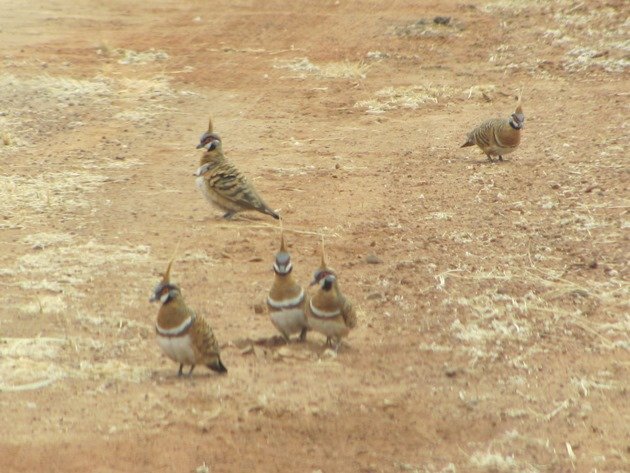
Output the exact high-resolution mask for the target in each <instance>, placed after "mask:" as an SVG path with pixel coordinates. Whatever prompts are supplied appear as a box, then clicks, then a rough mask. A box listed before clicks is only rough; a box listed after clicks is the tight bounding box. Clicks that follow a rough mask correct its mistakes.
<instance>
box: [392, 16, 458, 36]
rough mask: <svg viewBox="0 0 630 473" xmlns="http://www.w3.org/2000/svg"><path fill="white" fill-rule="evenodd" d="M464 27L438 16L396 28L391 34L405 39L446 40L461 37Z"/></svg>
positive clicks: (447, 18)
mask: <svg viewBox="0 0 630 473" xmlns="http://www.w3.org/2000/svg"><path fill="white" fill-rule="evenodd" d="M461 30H462V27H461V25H459V24H458V23H456V22H453V21H452V19H451V18H450V17H444V16H437V17H435V18H433V19H426V18H420V19H419V20H416V21H414V22H413V23H409V24H406V25H403V26H395V27H393V28H392V29H391V34H393V35H395V36H400V37H403V38H431V37H433V38H445V37H448V36H461Z"/></svg>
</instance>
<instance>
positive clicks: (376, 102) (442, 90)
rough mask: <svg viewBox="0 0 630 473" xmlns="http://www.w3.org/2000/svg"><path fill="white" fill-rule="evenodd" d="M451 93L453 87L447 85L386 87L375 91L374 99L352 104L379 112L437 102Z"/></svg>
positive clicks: (412, 107) (413, 107) (372, 112)
mask: <svg viewBox="0 0 630 473" xmlns="http://www.w3.org/2000/svg"><path fill="white" fill-rule="evenodd" d="M452 95H453V89H451V88H449V87H447V86H441V87H437V86H433V85H426V86H425V85H415V86H409V87H386V88H384V89H381V90H379V91H378V92H376V98H375V99H370V100H362V101H359V102H357V103H355V104H354V106H355V107H356V108H364V109H366V113H370V114H381V113H385V112H386V111H388V110H395V109H398V108H403V109H410V110H415V109H417V108H420V107H421V106H423V105H426V104H437V103H438V102H439V100H442V99H447V98H449V97H451V96H452Z"/></svg>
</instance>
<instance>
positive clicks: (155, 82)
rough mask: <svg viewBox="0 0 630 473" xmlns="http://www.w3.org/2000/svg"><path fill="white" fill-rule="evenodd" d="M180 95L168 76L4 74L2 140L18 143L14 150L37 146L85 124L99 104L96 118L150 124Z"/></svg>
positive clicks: (0, 76)
mask: <svg viewBox="0 0 630 473" xmlns="http://www.w3.org/2000/svg"><path fill="white" fill-rule="evenodd" d="M177 95H178V94H177V93H176V92H175V91H173V89H172V88H171V86H170V84H169V81H168V79H166V78H164V77H155V78H153V79H130V78H122V79H113V78H109V77H104V76H98V77H95V78H93V79H74V78H71V77H60V76H51V75H39V76H30V77H19V76H16V75H12V74H0V102H2V103H3V104H4V105H5V108H6V111H5V112H3V114H2V115H1V116H0V129H2V130H4V131H3V132H2V133H3V135H2V136H3V141H5V142H7V143H6V144H9V145H14V146H11V148H13V149H14V152H17V151H18V149H17V148H21V147H24V146H26V145H27V144H29V145H32V144H37V143H38V142H40V141H41V140H44V139H47V138H48V137H50V136H51V135H52V134H54V133H61V132H64V131H65V132H67V131H70V130H73V129H76V128H80V127H82V126H85V125H86V122H85V117H86V116H94V115H93V114H92V113H91V112H92V111H93V110H94V107H97V108H98V110H99V113H98V115H96V116H95V118H96V121H103V122H104V121H107V120H111V119H112V118H114V119H118V120H120V121H123V122H128V121H131V122H136V123H137V122H141V123H142V124H149V123H150V122H152V121H153V120H154V119H155V118H156V117H157V116H159V115H160V114H162V113H164V112H165V111H168V110H170V107H169V106H168V104H169V102H170V101H172V100H173V99H175V98H176V97H177ZM90 124H93V123H90ZM7 130H10V133H9V131H7Z"/></svg>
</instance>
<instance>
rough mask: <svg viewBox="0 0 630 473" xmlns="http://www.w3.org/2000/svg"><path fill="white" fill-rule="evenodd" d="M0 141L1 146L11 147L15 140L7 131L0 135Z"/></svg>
mask: <svg viewBox="0 0 630 473" xmlns="http://www.w3.org/2000/svg"><path fill="white" fill-rule="evenodd" d="M0 139H1V140H2V144H3V145H4V146H11V145H13V144H14V143H15V140H14V139H13V137H12V136H11V134H10V133H9V132H8V131H3V132H2V133H0Z"/></svg>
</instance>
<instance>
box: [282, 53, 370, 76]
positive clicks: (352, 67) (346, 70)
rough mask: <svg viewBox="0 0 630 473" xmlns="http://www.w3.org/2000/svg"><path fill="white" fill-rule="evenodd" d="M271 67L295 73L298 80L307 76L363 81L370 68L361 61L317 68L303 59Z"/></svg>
mask: <svg viewBox="0 0 630 473" xmlns="http://www.w3.org/2000/svg"><path fill="white" fill-rule="evenodd" d="M273 67H274V68H276V69H288V70H290V71H293V72H297V73H298V75H297V76H295V77H296V78H299V79H304V78H306V77H307V76H308V75H311V76H316V77H320V78H323V79H365V78H366V77H367V71H368V69H369V68H370V66H369V65H368V64H366V63H364V62H363V61H359V62H349V61H344V62H329V63H326V64H321V65H319V66H317V65H315V64H313V63H312V62H311V61H309V59H308V58H305V57H304V58H297V59H290V60H281V61H277V62H276V63H275V64H274V66H273Z"/></svg>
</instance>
